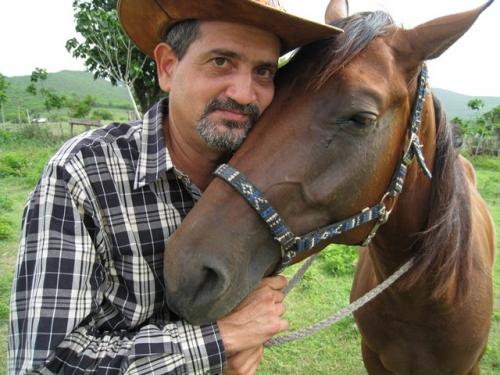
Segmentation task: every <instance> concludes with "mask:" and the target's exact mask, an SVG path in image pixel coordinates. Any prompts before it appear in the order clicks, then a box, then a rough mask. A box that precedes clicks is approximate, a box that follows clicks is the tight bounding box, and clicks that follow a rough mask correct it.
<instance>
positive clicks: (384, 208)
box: [214, 65, 432, 270]
mask: <svg viewBox="0 0 500 375" xmlns="http://www.w3.org/2000/svg"><path fill="white" fill-rule="evenodd" d="M426 87H427V67H426V66H425V65H423V66H422V70H421V72H420V77H419V84H418V89H417V98H416V102H415V105H414V107H413V110H412V115H411V121H410V126H409V129H408V138H407V142H406V145H405V148H404V150H405V151H404V153H403V156H402V157H401V159H400V162H399V164H398V166H397V167H396V170H395V172H394V175H393V177H392V180H391V184H390V185H389V189H388V190H387V192H386V193H385V194H384V196H383V197H382V199H381V200H380V202H379V203H378V204H376V205H374V206H372V207H367V208H365V209H363V210H362V211H361V212H360V213H358V214H356V215H354V216H351V217H349V218H347V219H345V220H342V221H339V222H336V223H334V224H331V225H328V226H326V227H323V228H320V229H317V230H314V231H312V232H310V233H307V234H305V235H302V236H296V235H295V234H294V233H293V232H292V230H291V229H290V227H289V226H288V225H287V224H286V223H285V221H284V220H283V219H282V218H281V216H280V215H279V214H278V212H277V211H276V210H275V209H274V208H273V206H272V205H271V204H270V203H269V201H268V200H267V199H266V198H265V197H264V195H263V194H262V193H261V192H260V190H259V189H258V188H257V187H256V186H255V185H254V184H253V183H252V182H251V181H250V180H249V179H248V178H247V177H245V176H244V175H243V174H242V173H241V172H239V171H238V170H237V169H236V168H234V167H232V166H231V165H229V164H222V165H220V166H219V167H218V168H217V169H216V170H215V172H214V174H215V175H216V176H218V177H220V178H222V179H223V180H225V181H227V182H228V183H229V184H230V185H231V186H232V187H233V188H234V189H235V190H236V191H237V192H239V193H240V194H241V195H242V196H243V198H245V200H246V201H247V202H248V204H249V205H250V206H251V207H252V208H253V209H254V210H255V211H256V212H257V213H258V215H259V216H260V217H261V218H262V220H264V222H265V223H266V224H267V226H268V227H269V229H270V230H271V232H272V233H273V235H274V239H275V240H276V241H278V242H279V244H280V246H281V263H280V265H279V267H278V270H281V269H282V268H284V267H286V266H287V265H288V264H289V263H290V261H291V260H293V259H294V258H295V257H296V256H297V255H298V254H300V253H302V252H304V251H307V250H310V249H312V248H313V247H315V246H316V245H317V244H318V243H320V242H322V241H325V240H328V239H331V238H333V237H335V236H338V235H340V234H342V233H344V232H347V231H349V230H351V229H353V228H356V227H359V226H360V225H363V224H365V223H368V222H370V221H373V220H375V219H378V220H377V222H376V223H375V225H374V226H373V228H372V230H371V232H370V233H369V234H368V236H367V237H366V239H365V240H364V241H363V243H362V246H367V245H368V244H369V243H370V241H371V240H372V239H373V237H375V234H376V233H377V230H378V228H379V227H380V226H381V225H382V224H384V223H385V222H386V221H387V220H388V218H389V215H390V213H391V211H392V208H393V207H394V204H395V200H396V198H397V196H398V195H399V194H400V193H401V191H402V190H403V183H404V179H405V176H406V171H407V169H408V165H409V164H411V163H412V161H413V160H414V159H415V158H416V159H417V161H418V165H419V166H420V168H421V169H422V171H423V173H424V174H425V175H426V176H427V177H428V178H432V174H431V172H430V171H429V169H428V168H427V165H426V164H425V159H424V156H423V153H422V145H421V143H420V140H419V138H418V130H419V128H420V124H421V116H422V110H423V107H424V102H425V96H426Z"/></svg>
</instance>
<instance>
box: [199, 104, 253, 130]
mask: <svg viewBox="0 0 500 375" xmlns="http://www.w3.org/2000/svg"><path fill="white" fill-rule="evenodd" d="M217 110H230V111H237V112H241V113H243V114H245V115H247V116H248V117H249V121H250V123H251V124H253V123H255V122H257V119H258V118H259V116H260V110H259V108H258V107H257V106H256V105H255V104H240V103H238V102H237V101H235V100H234V99H231V98H227V99H220V98H214V99H212V100H210V102H208V104H207V106H206V107H205V111H204V113H203V117H205V116H208V115H209V114H210V113H212V112H215V111H217Z"/></svg>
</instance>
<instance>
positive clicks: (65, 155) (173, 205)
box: [9, 100, 226, 374]
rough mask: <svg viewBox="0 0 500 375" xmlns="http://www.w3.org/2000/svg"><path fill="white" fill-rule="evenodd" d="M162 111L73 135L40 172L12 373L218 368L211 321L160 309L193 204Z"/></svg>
mask: <svg viewBox="0 0 500 375" xmlns="http://www.w3.org/2000/svg"><path fill="white" fill-rule="evenodd" d="M167 107H168V105H167V101H166V100H163V101H160V102H159V103H158V104H157V105H155V106H154V107H153V108H152V109H151V110H150V111H149V112H148V113H147V114H146V116H145V118H144V120H143V121H137V122H133V123H129V124H111V125H109V126H107V127H105V128H102V129H99V130H95V131H92V132H89V133H86V134H84V135H82V136H79V137H76V138H74V139H72V140H70V141H68V142H67V143H66V144H65V145H64V146H63V147H62V148H61V149H60V150H59V152H58V153H57V154H56V155H55V156H54V157H53V158H52V159H51V160H50V162H49V163H48V165H47V167H46V168H45V170H44V172H43V175H42V177H41V179H40V182H39V183H38V185H37V186H36V188H35V190H34V192H33V193H32V195H31V197H30V200H29V203H28V205H27V206H26V209H25V212H24V221H23V228H22V237H21V243H20V249H19V255H18V263H17V269H16V274H15V279H14V285H13V293H12V301H11V311H10V313H11V315H10V332H9V370H10V371H9V373H16V374H17V373H23V374H24V373H26V372H35V373H43V374H45V373H64V374H83V373H85V374H88V373H97V374H117V373H127V374H206V373H221V372H222V369H223V367H224V366H225V362H226V358H225V353H224V348H223V345H222V340H221V337H220V334H219V330H218V327H217V324H212V325H206V326H201V327H200V326H192V325H190V324H188V323H187V322H185V321H182V320H179V319H178V318H177V317H175V316H174V315H173V314H172V313H171V312H169V311H168V308H167V306H166V304H165V299H164V282H163V251H164V248H165V242H166V240H167V239H168V237H169V236H170V235H171V234H172V233H173V232H174V231H175V229H176V228H177V226H178V225H179V224H180V223H181V221H182V219H183V218H184V217H185V215H186V214H187V213H188V211H189V210H190V209H191V208H192V207H193V205H194V202H195V200H196V199H197V198H198V197H199V191H198V190H197V189H196V188H195V187H194V186H193V185H192V184H190V183H189V181H188V180H187V178H186V177H185V176H182V175H181V174H180V173H179V172H177V171H176V169H175V168H174V166H173V164H172V161H171V160H170V157H169V155H168V151H167V150H166V148H165V146H164V141H163V132H162V119H163V116H164V115H165V114H166V113H167Z"/></svg>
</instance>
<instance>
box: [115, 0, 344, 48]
mask: <svg viewBox="0 0 500 375" xmlns="http://www.w3.org/2000/svg"><path fill="white" fill-rule="evenodd" d="M117 10H118V17H119V19H120V22H121V25H122V27H123V29H124V30H125V32H126V33H127V35H128V36H129V37H130V39H132V41H134V43H135V44H136V45H137V46H138V47H139V48H140V49H141V50H142V51H143V52H145V53H146V54H148V55H149V56H151V57H153V51H154V49H155V47H156V45H157V44H158V43H160V42H161V41H162V39H163V38H164V36H165V33H166V31H167V30H168V29H169V28H171V27H172V26H173V25H174V24H176V23H178V22H180V21H184V20H188V19H198V20H220V21H228V22H235V23H242V24H247V25H251V26H255V27H258V28H260V29H263V30H266V31H269V32H271V33H273V34H275V35H277V36H278V37H279V38H280V39H281V43H282V48H281V51H282V53H286V52H288V51H291V50H293V49H295V48H297V47H299V46H301V45H304V44H307V43H309V42H312V41H315V40H320V39H325V38H328V37H330V36H332V35H334V34H337V33H339V32H342V30H341V29H338V28H335V27H332V26H328V25H324V24H320V23H316V22H313V21H309V20H306V19H303V18H300V17H296V16H294V15H291V14H288V13H286V12H285V11H284V10H282V8H281V7H280V6H279V0H119V1H118V6H117Z"/></svg>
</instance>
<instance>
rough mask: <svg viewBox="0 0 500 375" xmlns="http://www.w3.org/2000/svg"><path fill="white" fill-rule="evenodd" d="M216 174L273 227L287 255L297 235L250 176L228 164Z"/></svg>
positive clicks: (283, 252) (283, 251)
mask: <svg viewBox="0 0 500 375" xmlns="http://www.w3.org/2000/svg"><path fill="white" fill-rule="evenodd" d="M214 174H215V175H217V176H219V177H220V178H222V179H224V180H225V181H227V182H228V183H229V184H230V185H231V186H232V187H233V188H235V189H236V190H237V191H238V192H239V193H240V194H241V195H242V196H243V197H244V198H245V200H246V201H247V202H248V204H249V205H250V206H252V207H253V208H254V210H255V211H257V213H258V214H259V216H260V217H261V218H262V220H264V222H266V224H267V225H268V227H269V228H270V229H271V231H272V233H273V235H274V238H275V239H276V241H278V242H279V243H280V245H281V249H282V254H281V255H282V257H283V256H285V253H286V252H287V251H288V250H289V249H290V248H291V247H293V246H294V245H295V236H294V235H293V233H292V231H291V230H290V228H289V227H288V225H286V224H285V222H284V221H283V220H282V219H281V216H280V215H278V213H277V212H276V210H275V209H274V208H273V206H271V203H269V201H268V200H267V199H266V198H265V197H264V195H263V194H262V193H261V192H260V190H259V189H257V187H256V186H255V185H254V184H252V183H251V182H250V181H249V180H248V178H246V177H245V176H244V175H242V174H241V173H240V172H239V171H237V170H236V169H234V168H233V167H232V166H230V165H228V164H222V165H220V166H219V167H218V168H217V169H216V171H215V172H214Z"/></svg>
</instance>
